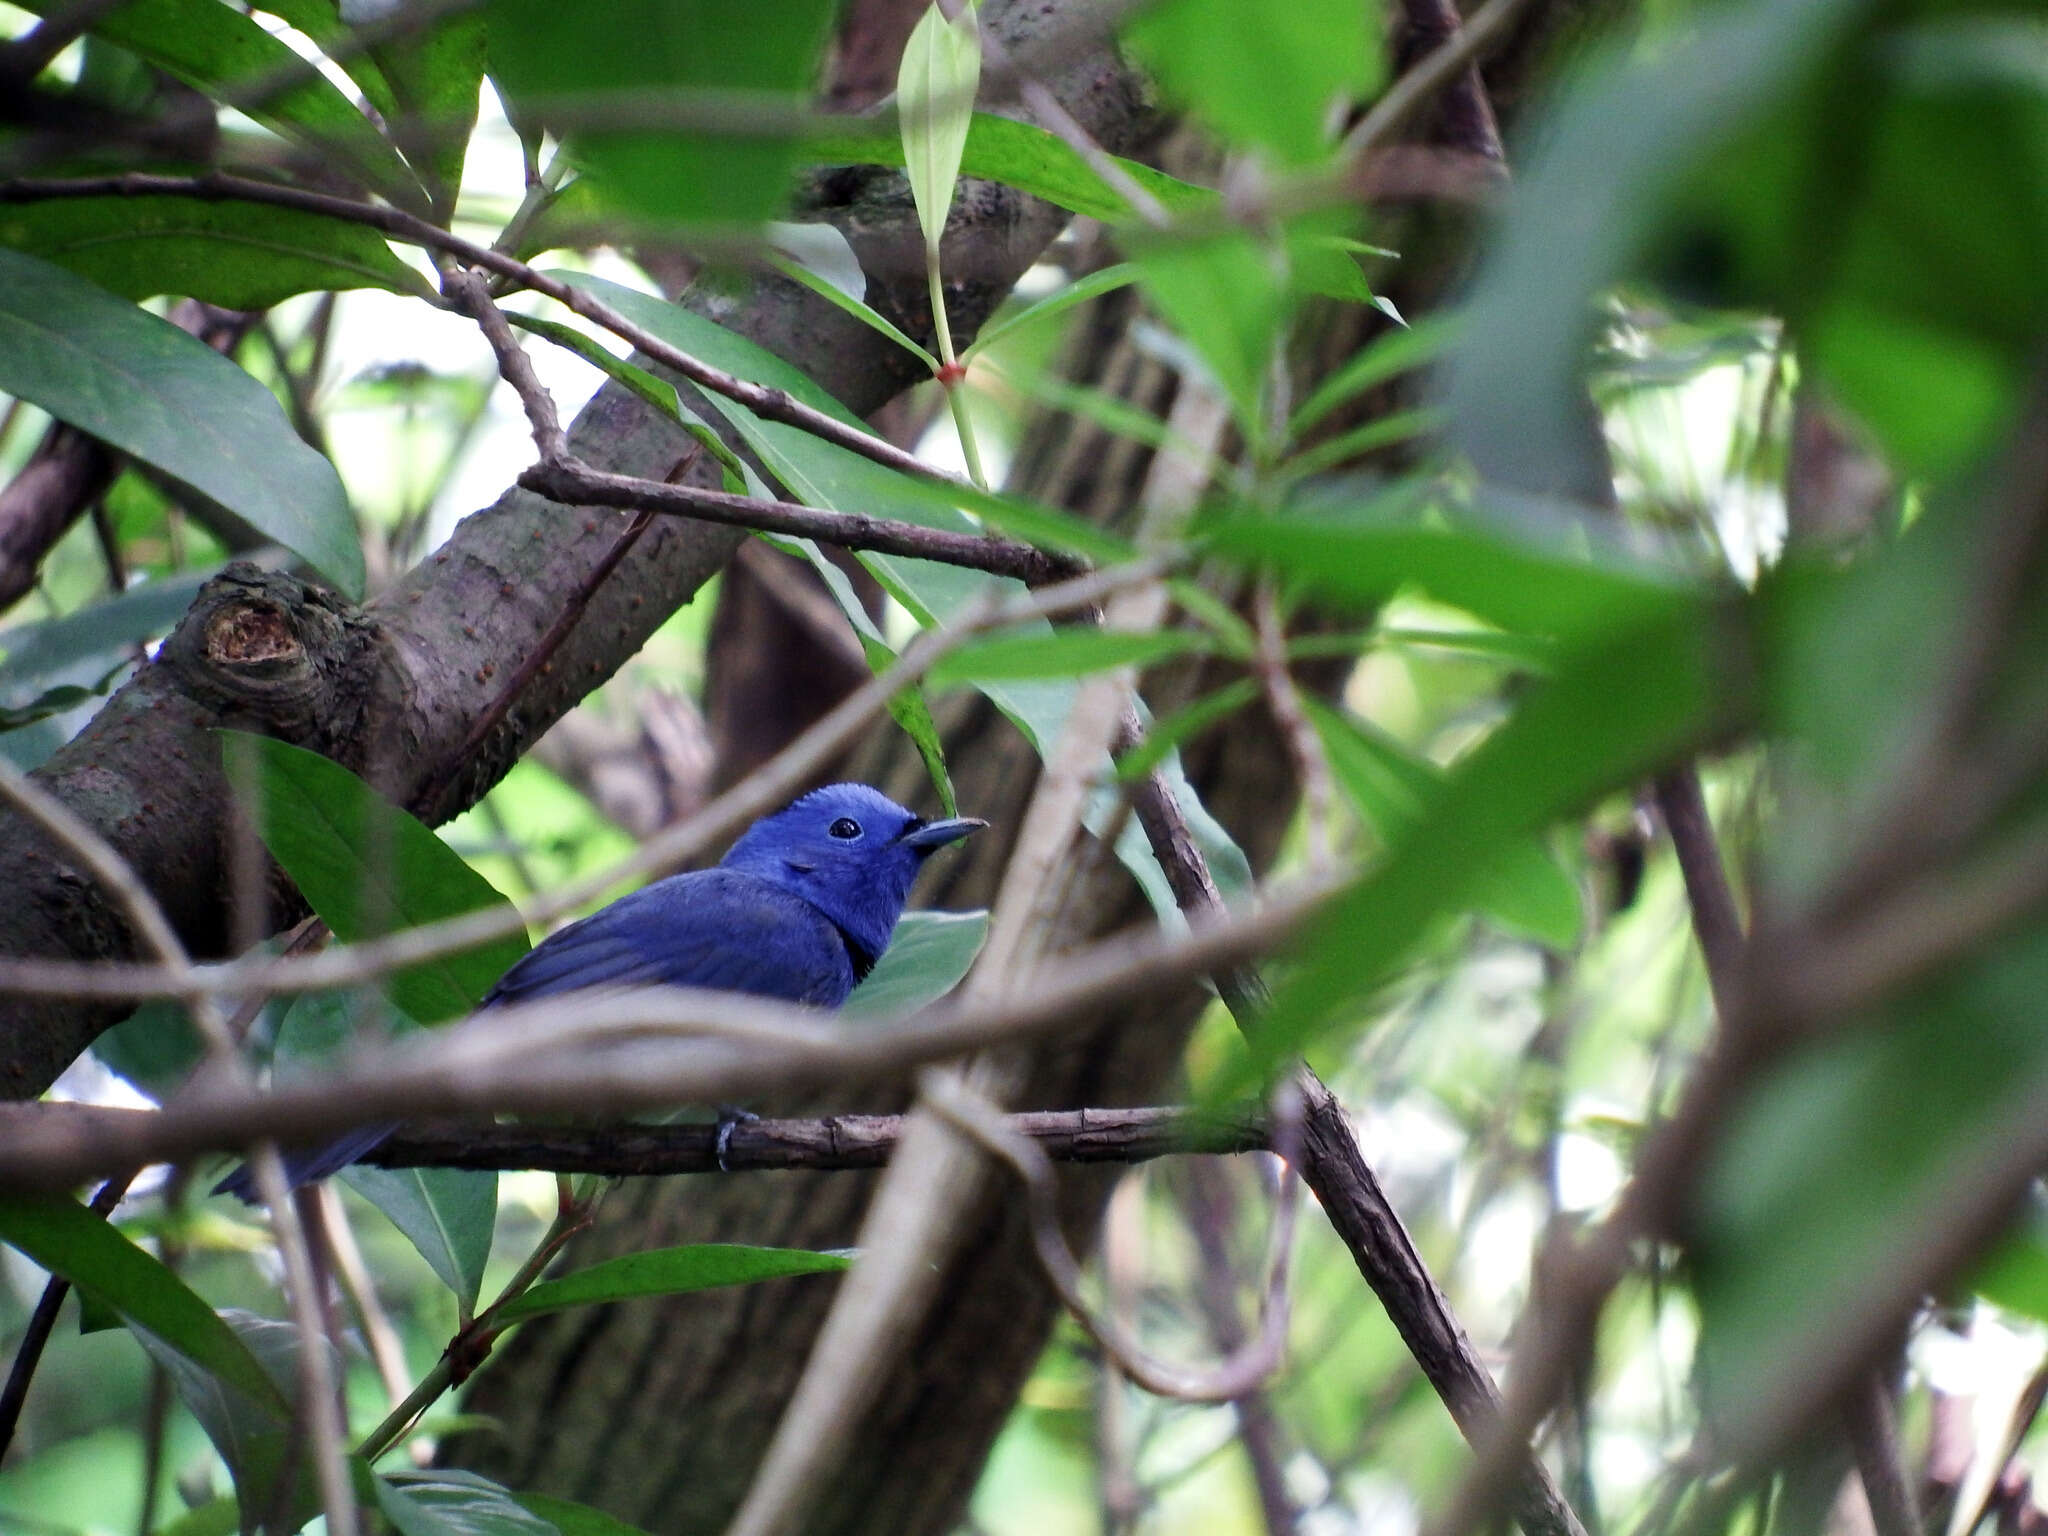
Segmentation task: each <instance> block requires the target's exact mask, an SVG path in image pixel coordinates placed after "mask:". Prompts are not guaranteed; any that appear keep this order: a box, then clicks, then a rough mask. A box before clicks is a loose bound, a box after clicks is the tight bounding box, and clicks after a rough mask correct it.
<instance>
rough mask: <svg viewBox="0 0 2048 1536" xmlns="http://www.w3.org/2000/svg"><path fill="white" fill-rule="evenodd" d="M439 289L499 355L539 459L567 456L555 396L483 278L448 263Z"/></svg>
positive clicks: (549, 460) (548, 460) (500, 370)
mask: <svg viewBox="0 0 2048 1536" xmlns="http://www.w3.org/2000/svg"><path fill="white" fill-rule="evenodd" d="M441 292H442V293H444V294H446V295H447V296H448V298H449V300H450V301H451V302H452V303H453V304H454V305H455V307H456V308H458V309H460V310H461V311H462V312H463V313H464V314H466V315H468V316H469V317H470V318H471V319H472V320H474V321H476V323H477V329H479V330H481V331H482V332H483V333H484V340H486V341H488V342H489V343H490V344H491V352H492V354H493V355H494V356H496V358H497V359H498V374H499V376H500V377H501V378H503V379H504V381H505V382H506V383H507V384H509V385H511V386H512V392H513V393H514V394H515V395H517V396H518V397H519V404H520V408H521V409H523V410H524V411H525V412H526V420H527V423H528V424H529V425H530V426H531V427H532V429H533V447H534V451H535V452H536V453H538V454H539V455H540V458H541V462H542V463H543V464H552V463H555V462H556V461H557V460H559V459H562V458H565V457H567V455H568V452H569V438H568V435H567V434H566V433H565V432H563V431H562V418H561V416H560V414H559V413H558V412H557V411H556V410H555V397H554V396H553V395H551V394H549V393H548V388H547V386H546V385H545V384H543V383H541V381H540V375H539V374H537V373H535V372H534V371H533V359H532V358H530V357H528V356H527V355H526V349H525V348H524V347H522V346H520V345H519V338H518V337H516V336H514V335H513V334H512V325H511V322H510V321H508V320H507V319H506V318H505V315H504V312H503V311H502V310H500V309H499V308H498V306H497V305H496V304H495V303H493V302H492V300H491V293H490V290H489V289H488V288H486V287H485V286H484V280H483V279H482V278H481V277H479V276H478V275H477V274H476V273H475V272H472V271H469V270H467V269H465V268H462V267H455V266H451V267H449V268H448V269H447V270H446V271H445V272H443V273H442V274H441Z"/></svg>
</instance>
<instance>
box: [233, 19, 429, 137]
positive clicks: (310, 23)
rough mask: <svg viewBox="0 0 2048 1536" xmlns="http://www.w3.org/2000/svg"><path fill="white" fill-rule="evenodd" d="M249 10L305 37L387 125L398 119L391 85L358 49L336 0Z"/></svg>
mask: <svg viewBox="0 0 2048 1536" xmlns="http://www.w3.org/2000/svg"><path fill="white" fill-rule="evenodd" d="M250 9H251V10H254V11H263V12H265V13H267V14H268V15H271V16H275V17H276V18H277V19H278V20H279V21H281V22H283V23H284V24H285V25H286V26H288V27H291V28H293V29H294V30H296V31H300V32H303V33H305V34H306V36H307V37H308V38H309V39H311V40H312V42H313V43H314V44H315V45H316V46H317V47H318V48H319V49H320V51H321V52H322V53H324V54H325V55H327V57H328V59H329V60H331V61H332V62H334V63H336V64H338V65H340V66H341V70H342V73H343V74H345V75H347V76H348V77H349V79H350V80H352V81H353V82H355V85H356V88H357V89H358V90H360V91H361V92H362V93H363V100H364V101H366V102H368V103H369V104H370V106H371V107H372V108H374V109H375V111H376V113H377V115H378V116H379V117H381V118H383V119H384V120H385V121H386V122H387V123H388V122H390V121H391V119H393V118H394V117H396V116H398V98H397V97H396V96H395V95H393V94H392V91H391V82H390V81H389V80H386V79H385V78H384V71H383V70H382V69H381V68H380V67H379V66H378V64H377V61H376V60H375V59H374V58H372V57H371V56H370V54H369V53H367V52H365V51H364V50H363V49H361V48H359V47H356V46H355V31H354V29H353V28H351V27H350V26H349V24H348V23H347V22H345V21H343V20H342V19H341V7H340V6H339V5H338V4H337V3H336V0H261V3H260V4H255V5H251V6H250Z"/></svg>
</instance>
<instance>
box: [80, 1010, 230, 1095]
mask: <svg viewBox="0 0 2048 1536" xmlns="http://www.w3.org/2000/svg"><path fill="white" fill-rule="evenodd" d="M92 1053H93V1055H95V1056H97V1057H99V1059H100V1061H101V1062H102V1063H103V1064H104V1065H105V1066H106V1067H107V1068H108V1070H110V1071H113V1072H118V1073H119V1074H120V1075H121V1076H122V1077H124V1078H126V1079H127V1080H128V1081H129V1082H130V1083H131V1084H133V1085H134V1087H135V1088H136V1089H138V1090H139V1091H141V1092H142V1093H145V1094H147V1095H149V1097H151V1098H153V1099H156V1100H158V1101H159V1102H161V1101H162V1100H163V1099H164V1098H165V1097H166V1096H167V1095H168V1094H169V1093H170V1092H171V1090H172V1089H174V1088H176V1087H177V1086H178V1085H179V1084H180V1083H182V1082H184V1081H185V1078H186V1076H187V1075H188V1074H189V1073H190V1072H191V1071H192V1069H193V1068H194V1067H195V1066H197V1065H198V1064H199V1060H200V1058H201V1057H203V1056H204V1055H205V1054H206V1044H205V1042H204V1041H202V1040H201V1039H200V1038H199V1031H198V1030H197V1029H195V1028H194V1027H193V1025H192V1016H191V1015H190V1014H188V1013H187V1012H186V1011H185V1005H184V1004H183V1003H178V1002H173V1001H171V1000H170V999H169V998H157V999H154V1000H152V1001H150V1002H146V1003H144V1004H142V1005H141V1006H140V1007H138V1008H137V1009H136V1010H135V1011H134V1012H133V1013H131V1014H129V1015H128V1017H127V1018H125V1019H123V1020H121V1022H120V1023H118V1024H116V1025H115V1026H114V1027H113V1028H112V1029H109V1030H107V1031H106V1032H105V1033H104V1034H102V1035H101V1036H100V1037H99V1038H98V1039H96V1040H94V1041H93V1043H92Z"/></svg>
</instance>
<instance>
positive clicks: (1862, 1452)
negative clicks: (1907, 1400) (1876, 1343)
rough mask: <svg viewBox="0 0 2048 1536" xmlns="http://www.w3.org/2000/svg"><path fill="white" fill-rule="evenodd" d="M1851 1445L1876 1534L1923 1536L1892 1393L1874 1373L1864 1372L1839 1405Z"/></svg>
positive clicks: (1880, 1377) (1881, 1378)
mask: <svg viewBox="0 0 2048 1536" xmlns="http://www.w3.org/2000/svg"><path fill="white" fill-rule="evenodd" d="M1842 1419H1843V1423H1844V1424H1845V1426H1846V1427H1847V1429H1848V1431H1849V1446H1850V1449H1851V1450H1853V1451H1854V1452H1855V1453H1856V1470H1857V1472H1858V1474H1859V1475H1860V1476H1861V1477H1862V1479H1863V1492H1864V1495H1865V1497H1866V1499H1867V1500H1868V1502H1869V1504H1870V1519H1871V1523H1872V1524H1873V1525H1875V1526H1876V1527H1877V1536H1925V1527H1924V1526H1923V1524H1922V1522H1921V1519H1920V1511H1919V1508H1918V1507H1917V1506H1916V1505H1915V1504H1914V1502H1913V1486H1912V1482H1911V1480H1910V1478H1909V1477H1908V1476H1907V1473H1906V1463H1905V1454H1904V1452H1903V1451H1901V1449H1900V1448H1899V1424H1898V1418H1897V1416H1896V1414H1895V1413H1894V1412H1893V1408H1892V1397H1891V1392H1890V1389H1889V1388H1887V1387H1886V1385H1885V1382H1884V1378H1883V1377H1882V1376H1881V1375H1880V1374H1878V1373H1877V1372H1876V1371H1866V1372H1864V1373H1863V1376H1862V1378H1861V1379H1860V1380H1858V1381H1857V1382H1856V1383H1855V1384H1854V1385H1852V1386H1851V1387H1850V1388H1849V1391H1848V1392H1847V1394H1846V1395H1845V1398H1844V1401H1843V1404H1842Z"/></svg>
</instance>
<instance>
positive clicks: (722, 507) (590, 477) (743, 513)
mask: <svg viewBox="0 0 2048 1536" xmlns="http://www.w3.org/2000/svg"><path fill="white" fill-rule="evenodd" d="M519 483H520V485H521V486H522V487H524V488H525V489H527V490H529V491H533V492H535V493H537V494H538V495H542V496H545V497H547V498H548V500H550V501H559V502H561V503H563V504H564V505H567V506H585V507H630V508H634V509H636V510H639V511H644V512H658V513H661V514H663V515H664V516H668V517H693V518H697V519H699V520H700V521H703V522H710V523H723V524H725V525H726V526H728V527H733V528H754V529H759V530H762V531H764V532H768V533H782V534H790V535H794V536H796V537H798V538H806V539H817V540H819V541H820V542H821V543H826V544H837V545H839V546H840V547H841V548H843V549H869V550H874V551H876V552H878V553H880V554H887V555H908V556H911V557H913V558H915V559H919V560H936V561H939V562H940V563H941V564H944V565H958V566H963V567H965V568H966V569H968V570H975V571H988V572H990V573H991V574H993V575H997V576H1012V577H1015V578H1016V579H1017V580H1019V581H1021V582H1023V583H1024V584H1025V585H1026V586H1042V585H1044V584H1045V583H1047V582H1050V581H1058V580H1061V579H1064V578H1065V577H1068V576H1072V575H1075V574H1077V573H1078V572H1080V571H1082V570H1085V569H1086V566H1085V565H1084V564H1083V562H1081V561H1078V560H1076V559H1074V558H1073V557H1072V556H1070V555H1063V554H1059V553H1054V552H1048V551H1046V550H1042V549H1039V548H1038V547H1037V546H1036V545H1032V544H1024V543H1020V542H1018V541H1017V540H1014V539H1005V538H998V537H994V536H991V535H987V534H978V533H963V532H960V531H958V530H956V529H951V528H928V527H926V526H925V525H923V524H922V523H909V522H904V521H902V520H901V519H899V518H893V517H871V516H869V515H867V514H866V513H861V512H837V511H827V510H824V509H822V508H818V507H807V506H804V505H802V504H801V503H799V502H793V501H768V500H764V499H760V498H756V497H753V496H742V495H739V494H737V493H736V492H733V491H716V490H712V489H711V488H710V487H708V486H697V485H675V484H669V483H664V482H662V481H659V480H642V479H639V478H637V477H635V476H632V475H620V474H614V473H612V472H611V471H610V470H603V469H598V468H595V467H594V466H592V465H590V464H586V463H585V462H583V461H582V460H581V459H576V458H569V457H564V458H560V459H555V460H550V461H548V462H545V463H540V464H535V465H534V466H532V467H531V468H530V469H528V470H526V471H525V472H524V473H522V474H521V475H520V477H519Z"/></svg>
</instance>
